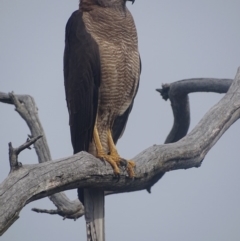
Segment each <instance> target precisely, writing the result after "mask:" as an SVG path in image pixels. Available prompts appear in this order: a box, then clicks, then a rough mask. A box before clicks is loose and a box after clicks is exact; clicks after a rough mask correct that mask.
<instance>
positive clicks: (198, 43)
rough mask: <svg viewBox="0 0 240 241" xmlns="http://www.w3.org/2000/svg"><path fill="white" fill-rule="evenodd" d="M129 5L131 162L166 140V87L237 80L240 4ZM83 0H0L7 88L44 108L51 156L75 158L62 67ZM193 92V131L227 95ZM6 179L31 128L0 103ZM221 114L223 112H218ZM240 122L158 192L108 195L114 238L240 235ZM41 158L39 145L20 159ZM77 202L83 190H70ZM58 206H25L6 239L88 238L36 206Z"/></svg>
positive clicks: (0, 79) (44, 203)
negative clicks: (134, 68)
mask: <svg viewBox="0 0 240 241" xmlns="http://www.w3.org/2000/svg"><path fill="white" fill-rule="evenodd" d="M128 6H129V9H130V10H131V12H132V14H133V16H134V19H135V22H136V26H137V30H138V36H139V49H140V53H141V58H142V64H143V71H142V75H141V83H140V89H139V92H138V95H137V97H136V101H135V106H134V109H133V111H132V114H131V116H130V119H129V122H128V125H127V129H126V131H125V133H124V136H123V138H122V139H121V140H120V141H119V144H118V149H119V152H120V154H121V156H123V157H126V158H131V157H134V156H135V155H137V154H138V153H139V152H140V151H142V150H144V149H145V148H147V147H149V146H151V145H153V144H161V143H163V142H164V139H165V138H166V136H167V134H168V132H169V130H170V128H171V126H172V113H171V108H170V104H169V102H165V101H163V100H162V99H161V98H160V96H159V95H158V93H157V92H155V89H156V88H159V87H160V86H161V84H162V83H167V82H173V81H176V80H180V79H184V78H192V77H216V78H234V76H235V74H236V71H237V67H238V66H240V45H239V43H240V31H239V23H240V15H239V9H240V1H239V0H231V1H227V0H201V1H196V0H181V1H179V0H172V1H166V0H151V1H146V0H145V1H144V0H136V1H135V4H134V5H133V6H132V5H131V4H128ZM77 7H78V0H74V1H63V0H51V1H47V0H42V1H32V0H25V1H16V0H12V1H9V0H1V1H0V91H4V92H9V91H12V90H13V91H15V93H18V94H30V95H32V96H33V97H34V98H35V100H36V103H37V105H38V107H39V116H40V118H41V121H42V124H43V127H44V129H45V132H46V135H47V139H48V143H49V146H50V149H51V153H52V157H53V159H57V158H60V157H65V156H69V155H71V154H72V147H71V144H70V135H69V127H68V113H67V108H66V103H65V94H64V87H63V73H62V69H63V67H62V55H63V48H64V29H65V24H66V22H67V19H68V18H69V16H70V14H71V13H72V12H73V11H74V10H76V9H77ZM221 97H222V96H221V95H217V94H203V93H200V94H194V95H191V96H190V101H191V103H190V105H191V111H192V113H191V121H192V122H191V128H193V127H194V126H195V125H196V124H197V122H198V121H199V120H200V119H201V117H202V116H203V115H204V113H205V112H206V111H207V110H208V109H209V108H210V107H211V106H212V105H214V104H215V103H217V101H218V100H219V99H220V98H221ZM0 116H1V118H0V123H1V124H0V137H1V138H0V148H1V149H0V157H1V169H0V181H2V180H4V178H5V177H6V176H7V174H8V172H9V165H8V149H7V143H8V142H9V141H12V142H13V145H14V146H18V145H20V144H22V143H23V142H24V141H25V140H26V137H27V134H29V130H28V128H27V127H26V124H25V123H24V121H23V120H22V119H21V118H20V117H19V115H18V114H17V113H15V112H14V108H13V107H12V106H9V105H5V104H0ZM219 118H221V117H219ZM239 136H240V123H239V122H237V123H235V124H234V125H233V126H232V127H231V128H230V129H229V130H228V131H227V133H225V134H224V136H223V137H222V138H221V139H220V141H219V142H218V143H217V144H216V145H215V146H214V147H213V149H212V150H211V151H210V152H209V154H208V155H207V157H206V158H205V160H204V162H203V165H202V167H201V168H198V169H190V170H187V171H174V172H170V173H167V174H166V175H165V176H164V177H163V179H162V180H160V181H159V182H158V183H157V184H156V185H155V186H154V187H153V189H152V194H151V195H149V194H148V193H147V192H146V191H141V192H137V193H129V194H122V195H115V196H110V197H107V198H106V237H107V240H109V241H110V240H114V241H122V240H138V241H146V240H161V241H176V240H184V241H193V240H194V241H202V240H204V241H213V240H217V241H225V240H231V241H235V240H236V241H237V240H240V231H239V230H240V229H239V223H240V208H239V203H240V194H239V169H240V162H239ZM20 161H21V162H22V163H23V164H27V163H36V162H37V158H36V156H35V153H34V151H33V150H32V151H28V150H27V151H25V152H24V153H22V154H21V155H20ZM68 193H69V196H70V197H71V198H72V199H75V198H76V196H77V191H76V190H72V191H69V192H68ZM32 207H40V208H54V207H53V204H52V203H51V202H50V201H49V200H48V199H44V200H40V201H37V202H34V203H31V204H29V205H27V206H26V207H25V208H24V209H23V210H22V212H21V213H20V219H19V220H17V221H16V222H15V223H14V225H13V226H12V227H11V228H10V229H9V230H8V231H7V232H6V233H5V234H4V235H3V237H1V240H3V241H10V240H11V241H15V240H26V241H30V240H31V241H32V240H34V241H40V240H45V241H50V240H52V239H53V238H54V239H57V240H58V241H63V240H68V241H74V240H86V238H85V226H84V219H83V218H81V219H79V220H78V221H76V222H73V221H69V220H67V221H62V219H61V218H60V217H58V216H48V215H40V214H35V213H33V212H31V208H32Z"/></svg>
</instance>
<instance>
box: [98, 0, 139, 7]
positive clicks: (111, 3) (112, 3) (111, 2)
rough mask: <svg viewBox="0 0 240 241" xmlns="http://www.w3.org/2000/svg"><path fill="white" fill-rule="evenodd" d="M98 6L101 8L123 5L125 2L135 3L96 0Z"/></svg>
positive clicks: (122, 0)
mask: <svg viewBox="0 0 240 241" xmlns="http://www.w3.org/2000/svg"><path fill="white" fill-rule="evenodd" d="M97 2H98V3H99V5H102V6H114V5H125V4H126V2H132V4H133V3H134V2H135V0H97Z"/></svg>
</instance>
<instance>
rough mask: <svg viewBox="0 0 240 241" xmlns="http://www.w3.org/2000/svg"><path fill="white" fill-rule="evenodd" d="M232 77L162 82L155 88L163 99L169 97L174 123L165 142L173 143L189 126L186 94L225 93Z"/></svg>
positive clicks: (181, 136) (185, 132) (188, 108)
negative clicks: (160, 85)
mask: <svg viewBox="0 0 240 241" xmlns="http://www.w3.org/2000/svg"><path fill="white" fill-rule="evenodd" d="M232 82H233V80H232V79H216V78H193V79H185V80H180V81H176V82H174V83H171V84H163V85H162V89H156V90H157V91H158V92H159V93H160V94H161V96H162V98H163V99H164V100H168V99H170V101H171V106H172V111H173V117H174V123H173V127H172V129H171V131H170V133H169V135H168V136H167V138H166V140H165V143H173V142H176V141H178V140H180V139H181V138H183V137H184V136H185V135H186V134H187V132H188V128H189V126H190V107H189V98H188V94H190V93H195V92H214V93H226V92H227V91H228V89H229V87H230V86H231V84H232Z"/></svg>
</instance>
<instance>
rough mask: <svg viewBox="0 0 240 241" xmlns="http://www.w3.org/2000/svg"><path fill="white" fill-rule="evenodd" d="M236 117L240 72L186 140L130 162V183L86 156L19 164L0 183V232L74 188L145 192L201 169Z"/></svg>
mask: <svg viewBox="0 0 240 241" xmlns="http://www.w3.org/2000/svg"><path fill="white" fill-rule="evenodd" d="M239 117H240V68H239V69H238V72H237V75H236V77H235V80H234V82H233V83H232V85H231V87H230V88H229V90H228V92H227V94H226V95H225V96H224V97H223V98H222V100H221V101H219V103H218V104H216V105H215V106H213V107H212V108H211V109H210V110H209V111H208V112H207V113H206V115H205V116H204V117H203V119H202V120H201V121H200V122H199V124H198V125H197V126H196V127H195V128H194V129H193V130H192V131H191V132H190V133H189V134H188V135H187V136H185V137H184V138H182V139H181V140H180V141H178V142H176V143H173V144H167V145H154V146H152V147H149V148H148V149H146V150H144V151H143V152H141V153H140V154H138V155H137V156H136V157H135V158H133V160H134V161H135V162H136V170H135V174H136V177H135V179H134V180H132V179H129V178H128V177H127V174H126V172H124V171H122V173H121V176H120V179H119V180H116V179H114V177H113V175H112V168H111V167H110V166H109V165H108V164H104V163H102V162H100V161H99V160H97V159H96V158H95V157H93V156H92V155H90V154H88V153H85V152H80V153H78V154H76V155H74V156H71V157H68V158H63V159H61V160H56V161H52V162H45V163H40V164H35V165H23V166H22V167H20V168H18V170H16V171H14V172H11V173H10V174H9V176H8V177H7V178H6V179H5V180H4V182H3V183H2V184H1V185H0V203H1V207H2V208H1V209H0V234H2V233H3V232H4V231H6V230H7V228H8V227H10V226H11V224H12V223H13V222H14V221H15V220H16V219H17V217H18V214H19V212H20V211H21V209H22V208H23V207H24V206H25V205H26V204H28V203H29V202H32V201H34V200H37V199H40V198H43V197H46V196H49V195H53V194H54V193H57V192H60V191H64V190H68V189H73V188H77V187H81V188H99V189H103V190H106V191H114V192H131V191H138V190H142V189H148V188H149V187H150V186H152V185H153V184H154V183H155V182H156V180H158V179H159V175H162V173H164V172H168V171H172V170H177V169H188V168H192V167H199V166H200V165H201V163H202V161H203V159H204V157H205V155H206V154H207V153H208V151H209V150H210V149H211V148H212V146H213V145H214V144H215V143H216V142H217V141H218V140H219V138H220V137H221V136H222V134H223V133H224V132H225V131H226V130H227V129H228V128H229V127H230V126H231V125H232V124H233V123H234V122H235V121H236V120H237V119H239Z"/></svg>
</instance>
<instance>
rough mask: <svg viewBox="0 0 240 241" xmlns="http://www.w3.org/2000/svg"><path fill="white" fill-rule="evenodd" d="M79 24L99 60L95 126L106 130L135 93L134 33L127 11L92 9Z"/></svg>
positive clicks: (136, 42)
mask: <svg viewBox="0 0 240 241" xmlns="http://www.w3.org/2000/svg"><path fill="white" fill-rule="evenodd" d="M83 20H84V22H85V26H86V29H87V31H88V32H89V33H90V34H91V35H92V37H93V38H94V39H95V41H96V42H97V44H98V46H99V51H100V57H101V71H102V76H101V86H100V95H99V110H98V117H97V122H98V123H99V122H102V124H104V125H106V126H108V125H111V124H112V122H113V121H114V117H115V116H118V115H121V114H123V113H124V112H125V111H126V109H127V108H128V107H129V105H130V104H131V102H132V99H133V97H134V95H135V92H136V88H137V85H138V81H139V75H140V67H139V66H140V59H139V52H138V40H137V32H136V28H135V24H134V20H133V18H132V15H131V13H130V12H129V11H128V9H115V8H102V7H98V6H96V7H95V8H94V9H93V10H92V11H90V12H84V13H83Z"/></svg>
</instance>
